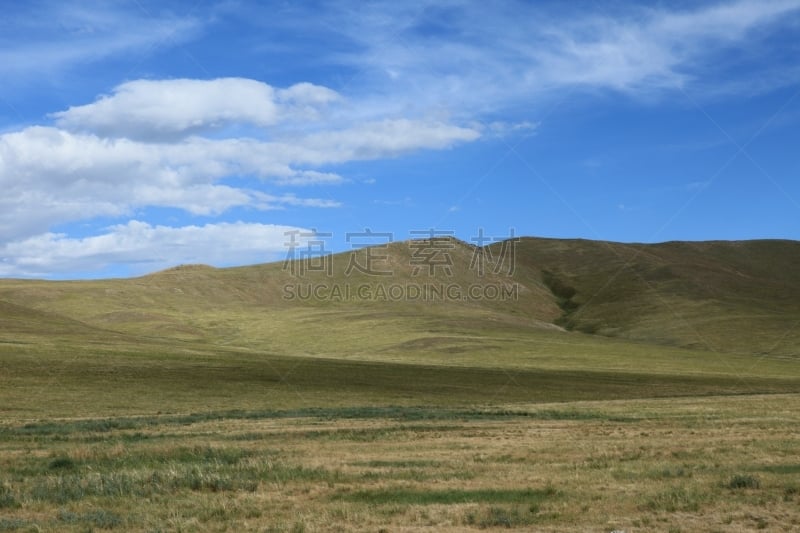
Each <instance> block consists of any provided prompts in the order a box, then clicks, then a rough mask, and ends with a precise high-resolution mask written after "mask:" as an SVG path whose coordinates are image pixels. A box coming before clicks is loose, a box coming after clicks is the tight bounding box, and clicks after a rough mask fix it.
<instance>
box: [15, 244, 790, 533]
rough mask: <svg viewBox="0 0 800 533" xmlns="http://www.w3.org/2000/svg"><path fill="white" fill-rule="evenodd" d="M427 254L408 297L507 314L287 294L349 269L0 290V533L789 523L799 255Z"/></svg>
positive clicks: (704, 250) (405, 252) (362, 280)
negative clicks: (491, 293)
mask: <svg viewBox="0 0 800 533" xmlns="http://www.w3.org/2000/svg"><path fill="white" fill-rule="evenodd" d="M451 244H452V246H451V247H450V248H448V250H449V253H451V254H452V256H453V265H452V272H451V273H450V274H448V275H447V276H446V279H442V278H441V276H439V277H434V278H433V279H430V280H427V281H426V282H431V283H440V282H445V283H447V284H449V285H454V286H457V287H460V288H462V289H465V290H466V288H467V287H469V286H471V285H474V284H484V285H487V284H488V285H491V284H495V285H496V286H501V285H503V286H508V285H510V284H517V285H518V287H517V289H516V290H518V298H515V299H513V300H508V301H498V300H493V299H476V300H462V299H456V300H454V299H439V300H437V301H432V302H431V301H428V302H420V301H409V300H407V299H399V300H393V301H385V300H380V299H377V300H376V299H374V298H357V299H355V300H353V301H342V300H336V299H331V298H309V299H298V298H286V297H285V296H286V292H285V287H286V286H287V284H296V283H307V284H308V283H310V284H323V283H324V284H327V285H335V284H346V283H349V284H366V285H369V286H370V287H373V288H374V287H377V286H378V285H379V284H380V283H384V282H383V281H381V279H376V278H375V277H374V276H368V275H365V274H364V273H358V272H356V273H351V274H349V275H347V274H345V271H346V266H347V265H348V264H349V263H350V261H351V259H352V258H353V254H342V255H339V256H334V257H333V258H332V260H333V264H332V271H331V274H330V275H326V274H320V273H309V274H307V275H306V276H305V277H302V279H299V280H298V278H297V277H296V276H292V275H291V273H290V272H287V271H286V270H285V269H283V268H282V265H280V264H273V265H257V266H253V267H241V268H233V269H214V268H211V267H203V266H189V267H179V268H175V269H170V270H168V271H164V272H159V273H156V274H153V275H150V276H145V277H141V278H135V279H126V280H98V281H83V282H42V281H23V280H0V362H2V366H0V531H4V530H5V531H61V530H66V531H87V530H103V529H118V530H131V531H248V530H249V531H330V530H338V531H351V530H363V531H376V530H380V529H384V530H386V531H402V530H412V529H421V528H436V529H441V530H447V529H449V530H452V531H460V530H464V529H470V528H474V529H493V528H507V527H517V528H522V529H528V530H542V531H611V530H614V529H621V530H625V531H750V530H759V529H760V530H769V531H784V530H785V531H792V530H796V529H797V528H799V527H800V503H799V502H800V478H799V476H800V464H798V460H797V442H798V441H797V437H798V434H797V429H796V428H797V427H798V424H797V422H798V420H797V418H798V416H800V415H798V413H799V412H800V410H798V407H800V405H798V404H800V379H799V378H800V369H799V368H798V364H799V362H798V346H800V342H798V341H799V340H800V336H798V326H800V304H798V301H800V300H798V299H797V298H798V297H800V281H799V280H798V279H799V278H800V274H799V273H800V268H796V267H797V266H800V263H799V262H798V258H800V245H798V244H797V243H788V242H781V241H771V242H768V241H764V242H753V243H667V244H664V245H652V246H650V245H648V246H643V245H618V244H613V243H594V242H589V241H555V240H542V239H524V240H523V241H522V242H520V243H518V258H517V265H516V267H517V268H516V269H515V271H514V273H513V275H511V276H510V277H509V276H508V275H505V274H491V273H490V274H489V275H487V276H484V277H479V276H477V275H476V274H475V273H474V272H473V271H471V269H470V268H469V266H468V265H469V264H470V263H471V259H472V258H473V257H474V253H475V248H473V247H469V246H467V245H464V244H463V243H459V242H456V241H453V242H451ZM384 251H385V253H386V257H387V259H386V261H387V262H388V264H389V265H390V266H391V267H392V270H393V271H394V275H393V277H392V279H391V282H392V283H395V284H409V283H420V279H419V278H417V277H415V276H414V275H413V274H412V271H411V268H410V266H409V265H410V257H411V252H410V251H409V248H408V244H407V243H396V244H393V245H391V246H389V247H388V249H387V250H384ZM355 253H356V252H354V254H355ZM495 254H496V255H499V250H495ZM759 257H761V258H762V259H761V260H759ZM587 265H588V266H587ZM589 266H591V268H590V267H589Z"/></svg>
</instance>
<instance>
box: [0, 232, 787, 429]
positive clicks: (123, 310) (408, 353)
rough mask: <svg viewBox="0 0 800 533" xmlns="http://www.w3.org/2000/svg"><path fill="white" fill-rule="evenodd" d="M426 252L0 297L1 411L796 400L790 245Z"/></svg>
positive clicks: (65, 286)
mask: <svg viewBox="0 0 800 533" xmlns="http://www.w3.org/2000/svg"><path fill="white" fill-rule="evenodd" d="M423 244H424V243H421V241H408V242H398V243H392V244H390V245H387V246H385V247H379V248H371V249H361V250H357V251H353V252H348V253H342V254H337V255H333V256H330V257H328V258H326V259H325V260H322V259H319V258H317V263H307V262H299V261H298V262H293V263H286V264H284V263H283V262H278V263H271V264H262V265H253V266H246V267H236V268H224V269H218V268H213V267H209V266H203V265H184V266H179V267H175V268H171V269H168V270H165V271H161V272H156V273H153V274H150V275H147V276H142V277H138V278H132V279H110V280H92V281H58V282H55V281H37V280H11V279H9V280H0V358H2V360H3V362H4V365H5V373H0V385H2V386H1V387H0V391H2V392H0V403H3V405H5V406H6V407H5V408H7V409H11V408H12V407H11V406H13V405H15V404H21V403H25V402H21V400H20V394H23V393H35V394H38V393H36V391H40V392H42V393H43V391H47V394H45V396H49V397H52V394H53V390H52V387H53V386H54V385H55V384H57V385H58V387H59V389H57V390H56V392H58V394H61V396H60V398H61V400H60V402H61V404H60V405H62V406H63V408H64V410H65V411H64V412H65V413H76V412H81V409H83V407H82V406H83V405H84V404H83V403H82V402H83V401H84V398H85V397H86V396H87V395H88V396H94V397H95V398H96V399H97V402H98V403H99V404H102V405H106V406H108V408H109V409H112V410H113V412H122V411H124V412H127V411H133V412H141V411H148V412H149V411H150V410H154V409H160V408H161V406H162V405H170V406H173V407H176V406H179V405H181V398H182V397H185V398H193V400H192V401H193V402H194V401H195V400H196V397H197V396H196V395H197V387H198V384H202V387H203V391H204V395H205V396H204V397H205V398H206V401H207V402H208V405H209V406H212V407H218V408H239V407H241V406H242V405H243V404H250V405H262V402H263V401H269V402H272V403H273V404H274V403H275V402H277V404H281V405H283V404H286V405H294V403H292V402H293V401H299V400H297V398H295V400H292V396H291V395H287V392H288V393H291V394H297V391H298V390H302V391H303V392H302V395H300V396H298V398H300V397H302V398H304V399H305V400H304V401H306V400H308V399H309V398H316V399H317V400H319V401H321V402H322V403H323V404H327V403H331V402H333V403H336V402H337V401H341V402H344V403H352V402H356V403H360V404H363V403H376V402H377V403H388V404H398V403H401V404H402V403H417V402H419V401H422V400H426V401H434V402H442V401H447V402H451V401H452V402H456V403H459V402H461V403H474V402H476V401H477V402H481V401H519V400H520V399H528V400H534V399H540V400H568V399H592V398H598V399H614V398H625V397H644V396H669V395H675V394H710V393H739V392H787V391H789V392H793V391H796V390H797V377H798V374H800V373H798V367H797V361H798V355H799V353H800V268H798V267H799V266H800V243H797V242H788V241H748V242H700V243H677V242H676V243H663V244H652V245H641V244H620V243H609V242H595V241H584V240H555V239H536V238H523V239H521V240H520V241H519V242H517V243H516V245H515V246H514V247H511V246H510V243H505V245H504V244H503V243H495V244H493V245H492V246H490V247H487V248H476V247H474V246H471V245H469V244H466V243H463V242H461V241H457V240H455V239H442V240H439V241H437V242H436V243H435V246H433V248H436V249H437V250H438V251H433V250H432V249H431V246H424V245H423ZM428 244H430V243H428ZM504 246H505V248H504ZM512 250H513V254H511V252H512ZM327 261H330V262H329V263H328V262H327ZM482 261H485V263H484V264H483V266H484V267H485V268H484V269H483V271H482V272H481V271H480V268H479V266H480V264H481V262H482ZM512 265H513V268H511V266H512ZM385 272H390V273H391V275H383V273H385ZM204 379H207V380H208V382H206V383H204V381H203V380H204ZM397 380H399V381H397ZM298 387H299V389H298ZM43 394H44V393H43ZM337 394H338V395H343V396H341V398H339V400H336V398H338V397H339V396H337ZM345 396H346V398H345ZM265 398H268V400H265ZM187 401H188V400H187ZM308 401H311V400H308ZM314 401H316V400H314ZM29 407H30V406H29V405H27V404H26V407H25V408H26V409H28V408H29ZM48 408H52V405H50V406H49V407H48ZM43 409H44V407H43Z"/></svg>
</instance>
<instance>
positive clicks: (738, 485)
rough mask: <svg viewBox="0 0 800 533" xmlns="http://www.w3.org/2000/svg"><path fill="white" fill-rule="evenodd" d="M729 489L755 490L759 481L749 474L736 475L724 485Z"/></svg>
mask: <svg viewBox="0 0 800 533" xmlns="http://www.w3.org/2000/svg"><path fill="white" fill-rule="evenodd" d="M725 486H726V487H728V488H729V489H757V488H759V487H761V481H759V479H758V478H757V477H756V476H754V475H751V474H736V475H734V476H733V477H731V479H730V480H728V482H727V483H726V485H725Z"/></svg>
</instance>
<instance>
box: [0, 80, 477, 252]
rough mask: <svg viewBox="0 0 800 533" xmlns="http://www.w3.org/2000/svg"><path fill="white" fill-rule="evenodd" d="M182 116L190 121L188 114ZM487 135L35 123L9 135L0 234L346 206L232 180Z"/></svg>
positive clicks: (301, 172)
mask: <svg viewBox="0 0 800 533" xmlns="http://www.w3.org/2000/svg"><path fill="white" fill-rule="evenodd" d="M306 89H307V88H305V89H302V90H301V92H302V91H304V90H306ZM295 90H296V89H295ZM312 92H313V91H312ZM306 96H308V95H307V94H306ZM291 98H295V97H294V96H293V97H291ZM295 101H299V100H298V99H296V100H295ZM178 122H179V123H180V124H183V123H184V122H183V117H181V118H180V119H178ZM479 136H480V133H479V132H478V131H477V130H476V129H473V128H464V127H459V126H454V125H450V124H445V123H441V122H429V121H414V120H408V119H397V120H383V121H377V122H371V123H364V124H357V125H354V126H352V127H349V128H344V129H339V130H330V131H325V132H316V133H310V134H307V135H301V136H294V137H293V138H291V139H285V140H280V141H278V140H276V141H260V140H256V139H249V138H223V139H212V138H206V137H200V136H189V137H185V138H182V139H180V140H176V141H172V142H145V141H140V140H135V139H129V138H125V137H104V136H100V135H98V134H96V133H85V132H84V133H82V132H73V131H67V130H64V129H60V128H55V127H45V126H34V127H29V128H25V129H23V130H21V131H16V132H11V133H6V134H3V135H0V186H2V187H3V190H4V195H3V197H2V199H0V209H1V210H0V241H3V240H9V239H19V238H24V237H30V236H33V235H36V234H38V233H42V232H45V231H47V230H48V229H49V228H50V227H52V226H53V225H55V224H58V223H66V222H71V221H76V220H85V219H90V218H92V217H96V216H121V215H124V214H127V213H130V212H132V210H134V209H136V208H139V207H147V206H157V207H173V208H179V209H182V210H184V211H186V212H188V213H192V214H195V215H220V214H222V213H224V212H226V211H228V210H230V209H232V208H234V207H242V206H251V207H254V208H257V209H279V208H283V207H323V208H328V207H337V206H339V205H340V202H338V201H335V200H326V199H320V198H314V197H312V198H301V197H298V196H296V195H294V194H277V195H276V194H266V193H265V192H264V191H259V190H251V189H248V188H243V187H234V186H231V185H227V184H225V183H222V182H223V180H225V179H227V178H230V177H236V176H249V177H255V178H259V179H261V180H264V181H265V182H266V183H272V184H274V185H275V186H282V187H285V186H310V185H320V184H335V183H340V182H342V181H343V180H344V179H343V178H342V177H341V176H340V175H338V174H336V173H333V172H325V171H320V170H316V169H317V168H319V167H323V166H326V165H335V164H341V163H345V162H348V161H354V160H365V159H376V158H383V157H393V156H396V155H399V154H402V153H405V152H410V151H414V150H419V149H426V148H428V149H442V148H447V147H449V146H453V145H454V144H456V143H460V142H468V141H472V140H475V139H477V138H478V137H479Z"/></svg>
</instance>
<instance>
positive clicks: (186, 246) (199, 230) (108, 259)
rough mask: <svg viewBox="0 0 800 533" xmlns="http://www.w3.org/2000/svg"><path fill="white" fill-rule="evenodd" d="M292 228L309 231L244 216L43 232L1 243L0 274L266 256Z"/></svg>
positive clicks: (220, 262)
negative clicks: (87, 232) (92, 232)
mask: <svg viewBox="0 0 800 533" xmlns="http://www.w3.org/2000/svg"><path fill="white" fill-rule="evenodd" d="M296 230H300V231H304V232H306V231H308V230H305V229H303V228H296V227H291V226H280V225H273V224H247V223H243V222H236V223H219V224H207V225H204V226H184V227H177V228H176V227H168V226H157V225H155V226H154V225H151V224H148V223H146V222H141V221H138V220H131V221H129V222H128V223H127V224H122V225H117V226H112V227H110V228H108V229H107V232H106V233H103V234H101V235H96V236H91V237H85V238H70V237H69V236H67V235H64V234H54V233H45V234H42V235H37V236H34V237H31V238H28V239H24V240H20V241H15V242H11V243H7V244H5V245H3V246H2V247H0V257H3V260H2V261H0V277H11V276H40V275H43V274H46V275H52V274H53V273H59V274H62V273H75V272H84V273H92V272H101V271H102V270H103V269H105V268H107V267H109V266H112V265H115V264H128V265H136V270H137V271H138V272H139V273H145V272H151V271H154V270H158V269H161V268H165V267H169V266H174V265H177V264H182V263H184V264H185V263H205V264H211V265H215V266H226V265H234V264H252V263H259V262H267V261H272V260H275V259H278V258H280V257H283V256H285V253H286V250H287V248H286V246H285V243H286V240H287V237H286V232H289V231H296Z"/></svg>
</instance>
